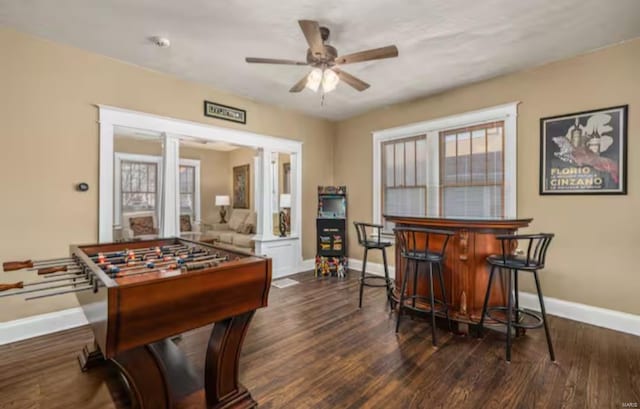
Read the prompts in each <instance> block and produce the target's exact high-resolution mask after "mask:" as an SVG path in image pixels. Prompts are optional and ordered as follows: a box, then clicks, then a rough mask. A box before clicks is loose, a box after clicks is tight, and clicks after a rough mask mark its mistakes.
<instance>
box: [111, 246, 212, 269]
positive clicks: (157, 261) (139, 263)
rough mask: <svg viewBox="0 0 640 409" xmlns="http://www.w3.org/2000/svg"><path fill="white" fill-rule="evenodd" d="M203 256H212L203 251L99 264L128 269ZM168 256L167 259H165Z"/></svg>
mask: <svg viewBox="0 0 640 409" xmlns="http://www.w3.org/2000/svg"><path fill="white" fill-rule="evenodd" d="M201 257H212V256H211V255H209V252H208V251H201V252H197V253H191V254H189V255H188V256H187V257H185V256H184V255H180V256H164V257H163V258H158V259H155V260H144V261H134V262H126V263H113V264H111V265H99V266H100V267H102V268H103V270H105V271H108V269H109V267H111V266H113V267H118V268H120V270H127V269H131V268H140V267H144V266H145V265H147V264H151V263H153V264H161V263H176V262H179V261H178V260H189V259H191V258H194V259H197V258H201ZM165 258H166V259H165Z"/></svg>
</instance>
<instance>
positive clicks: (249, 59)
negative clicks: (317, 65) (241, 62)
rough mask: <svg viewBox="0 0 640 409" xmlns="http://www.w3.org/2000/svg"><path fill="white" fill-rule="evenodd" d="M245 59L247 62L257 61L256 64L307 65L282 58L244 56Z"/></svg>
mask: <svg viewBox="0 0 640 409" xmlns="http://www.w3.org/2000/svg"><path fill="white" fill-rule="evenodd" d="M245 61H246V62H248V63H257V64H282V65H309V64H307V63H306V62H302V61H293V60H282V59H279V58H257V57H247V58H245Z"/></svg>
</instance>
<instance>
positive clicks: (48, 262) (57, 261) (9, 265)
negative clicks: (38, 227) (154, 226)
mask: <svg viewBox="0 0 640 409" xmlns="http://www.w3.org/2000/svg"><path fill="white" fill-rule="evenodd" d="M156 247H159V248H160V250H162V249H166V250H176V249H182V248H188V247H187V246H186V245H184V244H173V245H168V246H156ZM156 247H148V248H145V249H138V250H131V251H133V252H134V254H137V255H144V254H151V253H154V252H157V250H156ZM127 251H128V250H126V251H125V250H120V251H112V252H107V253H100V254H102V255H106V256H107V257H106V258H110V257H109V256H111V255H113V256H121V255H123V254H124V253H126V252H127ZM98 257H99V256H98V255H97V254H96V255H91V256H89V258H91V259H93V260H95V259H98ZM111 258H113V257H111ZM75 261H76V259H75V257H58V258H50V259H43V260H35V261H34V260H31V259H29V260H23V261H7V262H4V263H2V268H3V270H4V271H15V270H22V269H24V268H30V269H38V268H43V267H45V266H46V267H50V266H56V265H63V264H67V263H71V262H75Z"/></svg>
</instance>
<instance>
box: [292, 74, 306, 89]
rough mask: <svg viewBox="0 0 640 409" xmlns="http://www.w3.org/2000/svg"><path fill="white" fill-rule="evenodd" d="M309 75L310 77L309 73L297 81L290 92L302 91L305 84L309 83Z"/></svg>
mask: <svg viewBox="0 0 640 409" xmlns="http://www.w3.org/2000/svg"><path fill="white" fill-rule="evenodd" d="M308 77H309V74H307V75H305V76H304V77H302V79H301V80H300V81H298V82H296V85H294V86H293V87H291V89H290V90H289V92H300V91H302V90H303V89H304V87H305V85H307V78H308Z"/></svg>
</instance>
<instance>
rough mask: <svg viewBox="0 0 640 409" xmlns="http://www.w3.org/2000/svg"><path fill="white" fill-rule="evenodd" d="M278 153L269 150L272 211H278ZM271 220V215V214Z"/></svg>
mask: <svg viewBox="0 0 640 409" xmlns="http://www.w3.org/2000/svg"><path fill="white" fill-rule="evenodd" d="M279 159H280V154H279V153H278V152H271V190H270V192H271V210H272V212H279V211H280V183H279V182H278V181H279V179H278V177H279V176H280V172H279V171H278V169H279V167H280V161H279ZM271 221H272V222H273V215H272V216H271Z"/></svg>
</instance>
